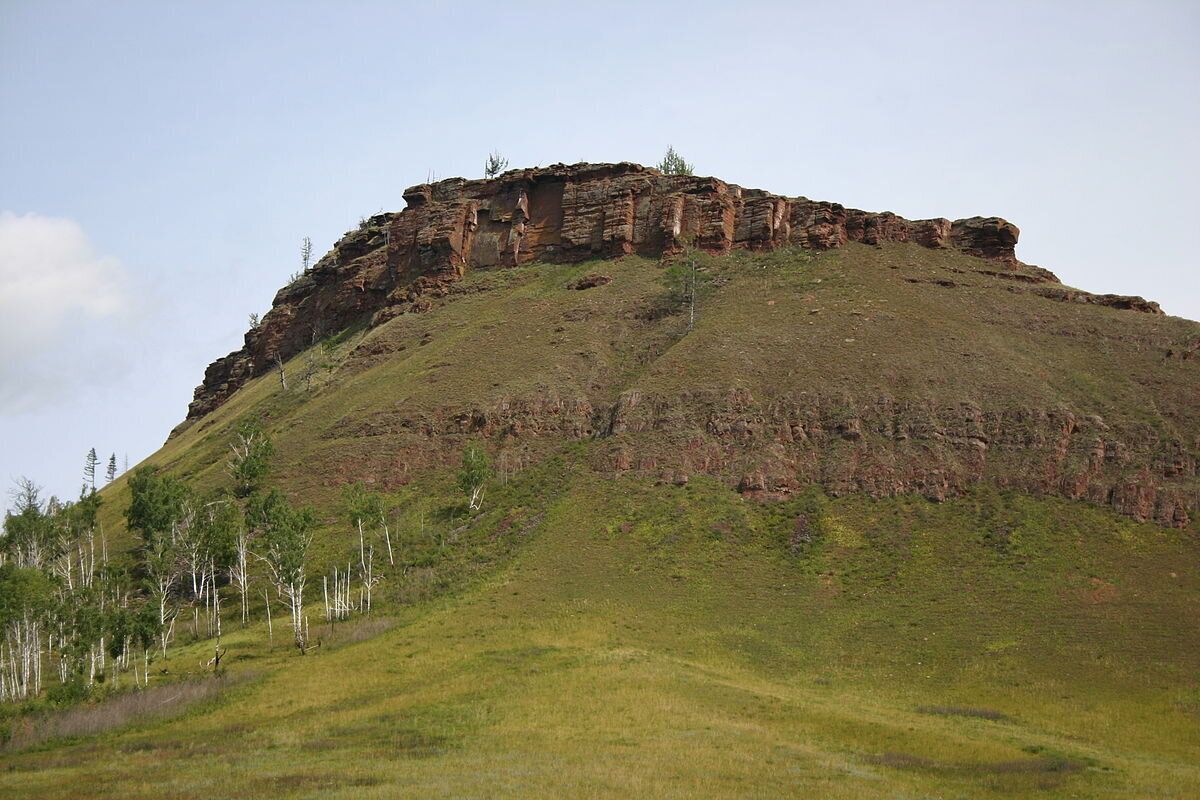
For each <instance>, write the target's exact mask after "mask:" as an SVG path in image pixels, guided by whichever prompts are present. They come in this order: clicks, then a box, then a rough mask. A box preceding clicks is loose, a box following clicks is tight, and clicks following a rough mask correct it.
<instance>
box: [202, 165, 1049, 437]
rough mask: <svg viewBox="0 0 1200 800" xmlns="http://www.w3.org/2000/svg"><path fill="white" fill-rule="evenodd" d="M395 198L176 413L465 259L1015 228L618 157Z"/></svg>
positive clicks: (1008, 258) (928, 243) (483, 265)
mask: <svg viewBox="0 0 1200 800" xmlns="http://www.w3.org/2000/svg"><path fill="white" fill-rule="evenodd" d="M404 200H405V202H406V204H407V208H405V209H404V210H403V211H401V212H399V213H387V214H379V215H377V216H374V217H371V218H370V219H369V220H366V221H364V223H363V224H362V225H361V226H360V228H359V229H358V230H355V231H351V232H350V233H347V234H346V235H345V236H343V237H342V239H341V240H340V241H338V243H337V244H336V245H335V246H334V248H333V250H331V251H330V252H329V253H327V254H326V255H325V256H324V257H323V258H322V259H321V260H320V261H318V262H317V264H316V265H315V266H314V267H313V268H312V269H311V270H309V271H308V272H307V273H305V274H304V275H302V276H300V277H299V278H297V279H296V280H295V281H294V282H292V283H291V284H289V285H288V286H286V287H284V288H283V289H281V290H280V291H279V293H278V294H277V295H276V296H275V300H274V303H273V304H272V308H271V311H270V312H268V313H267V314H266V315H265V316H264V317H263V320H262V323H261V324H260V325H259V326H258V327H257V328H254V329H253V330H251V331H249V332H247V334H246V337H245V344H244V345H243V347H242V348H241V349H240V350H237V351H235V352H233V353H230V354H229V355H227V356H225V357H224V358H221V359H218V360H217V361H215V362H213V363H212V364H211V365H210V366H209V367H208V369H207V370H206V372H205V374H204V382H203V383H202V384H201V385H200V386H199V387H197V389H196V394H195V399H194V401H193V402H192V404H191V406H190V407H189V409H188V419H194V418H196V417H201V416H204V415H205V414H207V413H208V412H210V411H212V410H213V409H214V408H217V407H218V406H220V405H221V404H222V403H223V402H225V400H226V399H228V398H229V396H230V395H232V394H233V393H234V392H235V391H237V389H238V388H239V387H240V386H242V385H243V384H244V383H245V382H246V381H247V380H249V379H251V378H253V377H255V376H257V375H261V374H263V373H264V372H266V371H268V370H269V369H271V367H272V366H273V365H274V364H275V363H276V359H284V360H286V359H288V358H290V357H291V356H293V355H295V354H296V353H298V352H300V351H301V350H303V349H304V348H306V347H308V346H309V345H310V344H312V343H313V342H314V341H315V340H316V339H319V338H320V337H322V336H324V335H326V334H328V333H331V332H334V331H338V330H341V329H342V328H345V327H346V326H348V325H351V324H354V323H358V322H362V321H370V322H372V323H374V324H378V323H380V322H383V321H385V320H387V319H389V318H391V317H393V316H395V315H397V314H400V313H404V312H406V311H421V310H424V309H425V308H428V306H429V298H430V297H431V296H434V297H436V296H437V295H438V294H439V293H444V292H445V291H446V285H447V284H448V283H450V282H453V281H455V280H457V279H458V278H460V277H462V275H463V274H464V273H465V272H466V271H467V270H471V269H495V268H503V267H511V266H517V265H522V264H528V263H531V262H535V261H546V262H577V261H582V260H586V259H589V258H616V257H619V256H623V255H628V254H631V253H639V254H643V255H651V256H659V255H661V254H664V253H667V254H669V253H672V252H674V251H676V250H678V249H679V248H681V247H682V245H683V243H684V242H692V243H694V245H695V246H696V247H699V248H701V249H703V250H705V251H708V252H711V253H727V252H729V251H730V250H732V249H734V248H745V249H750V250H771V249H774V248H777V247H782V246H786V245H792V246H799V247H803V248H808V249H813V250H829V249H832V248H837V247H841V246H843V245H845V244H846V243H847V242H862V243H864V244H870V245H879V244H886V243H889V242H914V243H916V244H919V245H921V246H923V247H929V248H953V249H957V250H961V251H963V252H964V253H968V254H971V255H975V256H979V257H981V258H986V259H990V260H992V261H994V262H996V263H997V265H998V267H999V268H1000V269H1005V268H1009V267H1014V266H1017V265H1019V262H1018V261H1017V259H1016V254H1015V252H1014V247H1015V246H1016V243H1017V237H1018V235H1019V233H1020V232H1019V231H1018V229H1017V227H1016V226H1015V225H1013V224H1011V223H1009V222H1006V221H1005V220H1002V219H999V218H996V217H988V218H983V217H973V218H970V219H960V220H956V221H954V222H951V221H950V220H946V219H927V220H916V221H911V220H907V219H904V218H902V217H898V216H896V215H895V214H892V213H890V212H883V213H871V212H867V211H859V210H857V209H852V208H845V207H844V206H841V205H839V204H837V203H827V202H821V201H815V200H809V199H808V198H805V197H781V196H779V195H774V194H770V193H769V192H764V191H761V190H758V189H744V188H742V187H740V186H736V185H734V184H731V183H726V182H724V181H721V180H718V179H716V178H702V177H694V176H691V175H664V174H662V173H660V172H659V171H658V170H655V169H650V168H647V167H643V166H639V165H637V164H630V163H621V164H573V165H569V166H568V165H563V164H556V165H554V166H551V167H546V168H534V169H522V170H513V171H510V172H506V173H504V174H503V175H500V176H498V177H496V178H492V179H490V180H464V179H462V178H451V179H448V180H444V181H439V182H437V183H432V184H421V185H419V186H413V187H412V188H410V189H408V190H406V191H405V192H404ZM1014 274H1018V275H1020V274H1023V273H1014ZM1049 279H1050V280H1053V276H1050V278H1049Z"/></svg>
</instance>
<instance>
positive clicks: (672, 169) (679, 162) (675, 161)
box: [656, 147, 693, 175]
mask: <svg viewBox="0 0 1200 800" xmlns="http://www.w3.org/2000/svg"><path fill="white" fill-rule="evenodd" d="M656 167H657V168H658V171H659V172H661V173H663V174H664V175H691V174H693V173H692V165H691V164H689V163H688V162H687V161H684V160H683V156H681V155H679V154H678V153H676V152H675V148H674V147H668V148H667V152H666V155H664V156H663V159H662V161H660V162H658V164H657V165H656Z"/></svg>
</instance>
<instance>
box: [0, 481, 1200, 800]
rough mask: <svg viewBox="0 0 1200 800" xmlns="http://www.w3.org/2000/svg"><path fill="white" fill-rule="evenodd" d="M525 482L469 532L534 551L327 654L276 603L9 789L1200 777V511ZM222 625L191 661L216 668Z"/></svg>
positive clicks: (336, 792) (524, 788)
mask: <svg viewBox="0 0 1200 800" xmlns="http://www.w3.org/2000/svg"><path fill="white" fill-rule="evenodd" d="M554 466H556V467H557V468H558V469H547V470H545V471H544V472H543V471H539V470H531V471H530V474H529V476H528V478H529V480H530V481H533V482H539V483H541V484H542V485H540V486H539V487H538V488H539V489H541V490H544V489H546V488H550V487H548V486H547V485H546V484H549V483H553V482H554V480H555V475H556V474H557V473H560V472H562V471H564V470H570V469H571V466H572V464H571V462H570V460H568V461H567V462H560V463H559V464H557V465H554ZM534 473H540V474H536V475H535V474H534ZM518 483H520V481H514V482H513V483H511V484H510V487H512V489H511V491H506V490H505V489H502V490H500V491H499V492H497V494H496V496H495V497H494V499H493V502H492V504H491V508H490V510H486V509H485V512H484V513H483V514H482V515H481V516H480V517H478V518H477V519H476V520H475V522H474V523H472V525H471V526H470V530H467V531H463V532H462V533H461V534H460V535H461V541H460V542H458V543H456V544H455V545H452V546H454V547H459V548H461V549H463V550H464V551H471V550H476V551H482V550H485V549H487V547H488V544H487V543H489V542H490V543H491V544H492V546H494V547H497V548H499V549H501V550H503V551H505V552H507V553H508V555H507V556H504V557H502V558H498V559H497V560H496V562H495V564H494V565H493V566H491V567H490V568H488V569H486V570H483V571H480V572H477V573H475V574H474V577H473V578H472V579H471V580H470V581H469V585H467V587H466V588H464V589H463V590H462V591H460V592H452V593H446V594H444V595H442V596H439V597H434V598H432V599H429V600H424V601H420V602H416V603H413V604H409V605H406V606H404V607H403V608H400V609H396V610H395V611H393V612H390V613H389V614H388V615H387V617H386V618H385V619H375V620H372V621H370V622H367V621H363V620H357V621H350V622H345V623H339V624H338V625H337V626H335V628H334V630H333V631H332V632H330V631H328V628H327V626H325V627H322V634H321V635H322V637H323V639H324V641H323V642H322V647H320V648H318V649H317V650H315V651H313V652H312V653H310V654H309V655H308V656H300V655H298V654H296V653H295V651H294V650H292V649H290V647H289V643H288V637H287V633H286V631H281V628H280V627H279V626H278V625H277V627H276V630H275V642H274V645H271V644H269V643H268V641H267V636H266V631H265V628H264V626H263V625H262V624H255V625H253V626H251V627H248V628H246V629H244V630H243V629H239V628H237V626H236V625H231V626H230V628H231V629H232V631H233V632H232V633H231V634H229V635H227V636H226V638H225V640H224V644H225V645H226V646H227V647H228V648H229V654H228V655H227V657H226V658H227V661H226V663H227V664H228V671H227V676H226V680H227V681H229V684H228V685H227V686H223V687H222V688H221V690H220V691H219V692H217V693H214V694H213V695H211V696H206V697H204V698H201V699H199V700H198V701H197V702H196V704H195V705H193V706H190V707H188V708H186V709H183V710H181V711H180V712H179V713H178V714H177V715H175V716H173V717H167V718H165V719H155V718H151V719H141V718H139V717H135V718H134V719H133V720H132V721H131V722H130V723H129V724H127V725H126V726H124V727H118V728H117V729H115V730H112V731H108V732H104V733H99V734H96V735H93V736H86V737H82V738H78V739H75V740H71V739H66V740H63V739H57V740H51V741H49V742H43V743H42V744H40V745H36V746H34V747H32V748H31V749H28V750H25V751H23V752H15V753H13V752H10V753H6V754H5V755H3V756H0V793H5V794H8V795H9V796H14V797H16V796H23V797H146V798H152V797H153V798H169V797H188V796H195V795H197V794H202V795H204V796H207V797H214V798H218V797H230V798H233V797H245V796H254V795H271V796H280V797H397V796H401V797H407V796H411V797H631V796H636V797H694V796H727V797H779V796H820V797H848V798H849V797H986V796H998V797H999V796H1028V795H1034V796H1039V797H1047V798H1050V797H1095V796H1106V797H1110V796H1111V797H1129V798H1134V797H1147V796H1159V797H1188V796H1193V794H1192V792H1193V790H1194V787H1195V786H1196V785H1198V784H1200V766H1197V765H1198V764H1200V738H1198V737H1197V733H1198V732H1200V688H1198V686H1197V676H1198V674H1200V672H1198V670H1200V627H1198V626H1197V625H1196V624H1195V623H1196V622H1197V621H1198V620H1200V572H1198V570H1197V558H1196V545H1195V542H1194V540H1192V539H1190V538H1187V537H1186V536H1185V535H1184V534H1180V533H1178V532H1174V531H1166V530H1163V529H1161V528H1157V527H1154V526H1149V525H1135V524H1132V523H1129V522H1126V521H1123V520H1118V519H1116V518H1114V517H1113V516H1112V515H1110V514H1108V513H1107V512H1103V511H1099V510H1096V509H1092V508H1089V507H1086V506H1082V505H1080V504H1075V503H1068V502H1065V501H1054V500H1044V499H1040V500H1035V499H1032V498H1028V497H1023V496H1019V495H1010V494H1005V493H998V492H990V491H980V492H979V493H977V494H975V495H972V496H969V497H967V498H963V499H961V500H957V501H954V502H950V503H946V504H941V505H933V504H930V503H928V502H927V501H924V500H920V499H906V498H899V499H890V500H868V499H861V498H846V499H838V500H832V499H828V498H825V497H824V496H822V495H820V494H817V493H811V494H808V495H806V496H803V497H798V498H795V499H793V500H789V501H787V502H785V503H769V504H760V503H755V502H753V501H749V500H745V499H743V498H741V497H740V496H739V495H737V494H736V493H734V492H732V491H730V490H729V489H728V488H727V487H725V486H722V485H719V484H717V483H715V482H709V481H705V480H699V481H694V482H692V483H690V484H689V485H688V486H685V487H677V486H661V485H660V486H655V485H653V484H651V483H648V482H644V481H638V480H633V479H616V480H613V479H606V478H596V477H586V478H577V479H575V480H573V481H571V482H570V484H569V486H567V487H562V488H560V489H559V491H558V492H557V494H555V490H554V488H550V491H549V492H546V494H550V495H553V500H552V501H550V502H549V503H547V504H546V505H545V506H544V507H542V508H537V507H531V506H525V505H523V504H522V501H523V500H525V499H526V496H525V492H524V491H523V488H524V489H525V490H527V489H528V488H530V487H519V486H516V484H518ZM537 493H538V494H542V492H541V491H539V492H537ZM514 503H515V504H514ZM801 515H803V517H804V518H805V520H806V521H807V530H808V536H807V537H806V541H802V542H797V541H796V537H795V530H796V519H797V518H798V517H800V516H801ZM514 520H517V522H516V523H515V524H514V522H513V521H514ZM522 520H523V521H524V523H523V522H521V521H522ZM527 523H533V524H527ZM998 530H1009V531H1010V535H1009V536H1008V537H1007V539H1006V540H1005V541H1004V542H1003V543H1000V542H999V541H998V540H997V538H996V536H995V532H996V531H998ZM402 581H403V578H401V577H396V578H389V582H390V583H400V582H402ZM391 589H392V590H393V591H396V590H399V589H400V587H397V586H393V587H391ZM360 636H362V637H364V638H362V640H361V641H355V639H358V638H359V637H360ZM209 647H211V644H210V643H209V642H205V641H198V642H196V643H195V644H193V645H190V646H184V647H182V648H180V649H179V650H178V651H177V652H176V653H175V654H174V655H173V656H172V658H171V659H170V660H169V662H167V663H166V664H165V665H164V667H165V668H167V669H169V670H171V671H172V672H173V673H182V672H186V671H187V670H189V669H193V670H197V671H198V670H199V664H200V662H201V661H202V660H203V659H204V658H206V657H207V655H208V648H209ZM159 680H162V681H163V682H164V685H166V686H169V685H171V684H169V683H166V681H167V680H168V676H161V677H160V676H158V675H156V676H155V682H158V681H159ZM210 680H211V679H210Z"/></svg>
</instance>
